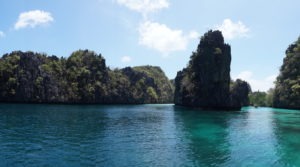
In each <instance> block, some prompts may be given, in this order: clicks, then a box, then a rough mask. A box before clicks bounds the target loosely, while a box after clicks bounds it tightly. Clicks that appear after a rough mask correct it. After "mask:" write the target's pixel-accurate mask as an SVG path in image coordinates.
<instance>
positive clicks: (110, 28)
mask: <svg viewBox="0 0 300 167" xmlns="http://www.w3.org/2000/svg"><path fill="white" fill-rule="evenodd" d="M299 6H300V1H297V0H286V1H282V0H272V1H271V0H265V1H261V0H251V1H249V0H226V1H220V0H219V1H217V0H187V1H179V0H76V1H74V0H42V1H41V0H9V1H7V0H0V11H1V14H0V54H1V55H2V54H4V53H8V52H11V51H14V50H22V51H28V50H31V51H36V52H45V53H47V54H49V55H57V56H64V57H67V56H69V55H70V54H71V53H72V52H73V51H75V50H78V49H90V50H94V51H95V52H97V53H101V54H102V55H103V56H104V57H105V59H106V63H107V65H108V66H110V67H112V68H115V67H120V68H121V67H125V66H137V65H146V64H149V65H155V66H161V67H162V69H163V70H164V71H165V73H166V75H167V76H168V77H169V78H174V77H175V76H176V73H177V71H178V70H181V69H182V68H183V67H185V66H186V64H187V63H188V61H189V57H190V55H191V52H192V51H194V50H195V49H196V47H197V45H198V43H199V37H200V36H201V35H203V33H205V32H206V31H208V30H209V29H219V30H222V31H223V34H224V36H225V39H226V42H227V43H229V44H230V45H231V49H232V63H231V76H232V78H237V77H240V78H242V79H245V80H247V81H248V82H250V84H251V86H252V89H253V90H258V89H259V90H267V89H269V88H270V87H272V85H273V84H272V82H273V81H274V79H275V77H276V76H277V75H278V72H279V67H280V66H281V64H282V59H283V58H284V56H285V54H284V53H285V50H286V48H287V47H288V45H289V44H291V43H292V42H294V41H295V40H296V39H297V38H298V37H299V35H300V31H299V30H300V24H299V23H298V20H299V16H300V14H299Z"/></svg>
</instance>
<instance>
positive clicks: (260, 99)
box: [249, 89, 274, 107]
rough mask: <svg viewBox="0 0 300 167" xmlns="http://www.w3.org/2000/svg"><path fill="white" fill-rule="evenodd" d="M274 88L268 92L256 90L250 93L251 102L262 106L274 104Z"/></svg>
mask: <svg viewBox="0 0 300 167" xmlns="http://www.w3.org/2000/svg"><path fill="white" fill-rule="evenodd" d="M273 94H274V89H269V90H268V91H267V92H260V91H255V92H251V93H250V94H249V100H250V104H251V105H253V106H260V107H272V106H273Z"/></svg>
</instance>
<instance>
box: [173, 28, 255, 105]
mask: <svg viewBox="0 0 300 167" xmlns="http://www.w3.org/2000/svg"><path fill="white" fill-rule="evenodd" d="M230 63H231V49H230V46H229V45H228V44H225V43H224V38H223V36H222V33H221V32H220V31H209V32H207V33H205V34H204V36H203V37H202V38H201V40H200V44H199V45H198V48H197V50H196V52H194V53H193V54H192V56H191V59H190V61H189V64H188V66H187V67H186V68H185V69H183V70H182V71H179V72H178V73H177V76H176V78H175V97H174V101H175V104H177V105H182V106H188V107H197V108H209V109H239V108H240V107H241V106H243V105H247V104H245V103H247V99H248V91H249V90H250V89H249V90H245V91H246V92H243V94H242V95H241V94H238V93H237V92H236V90H239V89H240V88H239V86H244V85H243V84H240V83H239V84H236V85H235V86H234V87H233V89H232V91H233V92H234V93H233V94H231V93H230V91H231V90H230ZM247 85H248V84H247ZM241 89H243V88H241ZM243 90H244V89H243ZM236 98H238V99H236ZM245 99H246V100H245Z"/></svg>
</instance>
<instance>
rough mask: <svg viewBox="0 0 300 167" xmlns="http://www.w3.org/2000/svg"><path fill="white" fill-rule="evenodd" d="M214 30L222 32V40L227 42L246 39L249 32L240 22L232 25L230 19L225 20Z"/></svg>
mask: <svg viewBox="0 0 300 167" xmlns="http://www.w3.org/2000/svg"><path fill="white" fill-rule="evenodd" d="M216 29H218V30H220V31H222V34H223V35H224V38H225V39H228V40H231V39H234V38H243V37H248V36H249V31H250V29H249V28H248V27H247V26H245V25H244V24H243V23H242V22H241V21H238V22H237V23H234V22H232V21H231V20H230V19H225V20H224V21H223V23H222V24H221V25H217V26H216Z"/></svg>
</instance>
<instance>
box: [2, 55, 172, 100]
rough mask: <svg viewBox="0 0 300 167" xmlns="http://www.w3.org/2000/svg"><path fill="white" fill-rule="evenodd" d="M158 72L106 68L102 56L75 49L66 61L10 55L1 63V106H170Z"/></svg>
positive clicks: (165, 81) (153, 69) (169, 91)
mask: <svg viewBox="0 0 300 167" xmlns="http://www.w3.org/2000/svg"><path fill="white" fill-rule="evenodd" d="M172 97H173V88H172V84H171V83H170V82H169V80H168V78H167V77H166V76H165V74H164V72H163V71H162V70H161V69H160V68H159V67H152V66H140V67H134V68H130V67H128V68H125V69H121V70H110V69H109V68H108V67H106V64H105V59H104V58H103V57H102V56H101V55H97V54H95V53H94V52H91V51H88V50H79V51H76V52H74V53H72V55H71V56H70V57H69V58H68V59H65V58H57V57H56V56H51V57H49V56H46V55H43V54H38V53H33V52H12V53H11V54H6V55H4V56H3V57H2V58H1V59H0V102H34V103H87V104H95V103H96V104H116V103H117V104H143V103H170V102H172Z"/></svg>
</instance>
